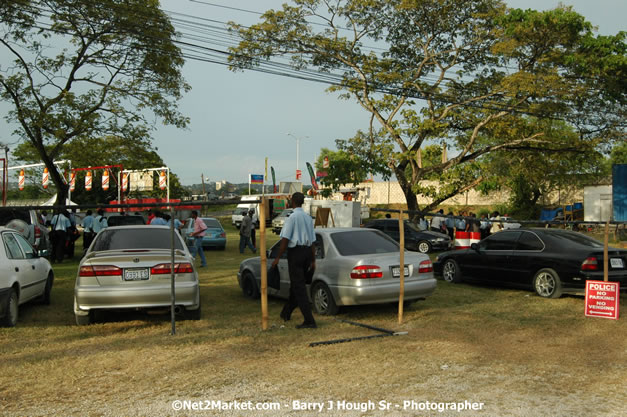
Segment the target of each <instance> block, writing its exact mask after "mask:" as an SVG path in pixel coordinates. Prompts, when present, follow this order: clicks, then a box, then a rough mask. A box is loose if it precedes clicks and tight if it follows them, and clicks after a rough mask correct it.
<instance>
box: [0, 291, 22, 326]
mask: <svg viewBox="0 0 627 417" xmlns="http://www.w3.org/2000/svg"><path fill="white" fill-rule="evenodd" d="M19 301H20V300H19V297H18V296H17V291H15V288H11V291H10V293H9V296H8V297H7V299H6V301H5V305H4V312H5V315H4V317H3V318H2V321H0V324H2V326H4V327H15V325H16V324H17V316H18V305H19Z"/></svg>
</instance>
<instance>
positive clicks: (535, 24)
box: [230, 0, 627, 210]
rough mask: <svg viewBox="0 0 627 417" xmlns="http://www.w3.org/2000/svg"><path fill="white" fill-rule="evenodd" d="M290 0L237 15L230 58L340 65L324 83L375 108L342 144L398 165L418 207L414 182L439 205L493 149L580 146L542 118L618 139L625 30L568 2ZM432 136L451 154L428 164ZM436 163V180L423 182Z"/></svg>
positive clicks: (587, 137)
mask: <svg viewBox="0 0 627 417" xmlns="http://www.w3.org/2000/svg"><path fill="white" fill-rule="evenodd" d="M292 3H293V6H292V5H284V6H283V9H282V10H279V11H274V10H270V11H268V12H266V13H265V14H264V15H263V17H262V20H263V22H262V23H260V24H257V25H254V26H251V27H242V26H238V25H235V24H234V25H233V28H234V29H236V30H238V32H239V34H240V36H242V38H243V40H242V41H241V42H240V44H239V46H238V47H236V48H233V49H232V54H231V57H230V59H231V63H232V68H233V69H236V70H237V69H245V68H252V67H254V66H256V65H264V63H265V61H266V60H270V59H273V58H276V57H278V56H287V57H290V58H291V64H292V65H293V66H295V67H296V68H298V69H304V68H315V69H317V70H318V71H320V72H322V73H331V74H333V76H334V77H335V80H336V81H335V83H334V85H333V86H331V87H330V88H329V91H332V92H340V93H341V97H342V98H347V99H349V98H350V99H354V100H356V101H357V103H359V104H360V105H361V106H362V107H363V108H364V109H365V110H366V111H367V112H369V113H370V115H371V120H372V122H371V124H370V126H369V130H368V132H367V133H366V134H361V133H360V134H357V136H356V137H355V138H352V139H349V140H344V141H340V142H339V143H338V145H339V148H340V150H342V151H346V152H348V153H350V154H352V155H355V156H356V157H360V158H362V160H364V161H372V167H373V171H375V172H383V173H385V172H386V171H387V172H391V173H393V174H394V175H395V176H396V178H397V179H398V181H399V184H400V186H401V188H402V189H403V192H404V194H405V196H406V199H407V205H408V208H409V209H410V210H417V209H418V204H417V198H416V195H417V193H421V194H425V195H428V196H431V197H432V198H433V203H432V204H430V205H429V206H428V207H426V208H431V207H433V206H435V205H437V204H438V203H439V202H441V201H443V200H445V199H447V198H449V197H451V196H453V195H455V194H457V193H459V192H463V191H465V190H467V189H469V188H472V187H476V186H478V185H480V184H481V183H482V182H483V181H485V180H486V179H487V176H488V175H490V172H484V169H483V164H484V161H483V160H484V159H485V157H486V156H487V155H489V154H491V153H495V152H508V153H510V152H519V151H523V150H524V151H527V152H531V151H534V152H542V151H543V150H544V149H551V151H554V152H558V151H559V150H560V149H564V148H565V149H571V148H572V147H573V144H571V143H565V142H564V141H555V140H553V138H551V137H549V136H548V135H546V134H545V132H544V131H543V130H542V123H540V121H542V120H546V119H558V120H562V121H564V122H565V123H568V124H569V125H571V126H573V128H574V129H575V130H576V131H577V132H578V135H579V139H580V142H581V143H582V144H584V143H586V144H587V143H588V142H590V141H593V142H594V143H595V144H599V143H600V142H603V141H611V140H618V139H624V120H625V118H624V116H625V107H624V104H625V103H624V99H625V89H624V85H625V69H626V68H627V65H626V64H625V62H626V61H625V43H624V34H623V33H621V34H618V35H617V36H614V37H595V36H594V35H593V32H592V29H593V28H592V26H591V25H590V24H589V23H587V22H586V21H585V20H584V18H583V17H582V16H580V15H578V14H577V13H575V12H574V11H572V9H571V8H568V7H560V8H557V9H555V10H551V11H546V12H536V11H532V10H527V11H522V10H508V9H507V8H506V7H505V5H504V3H503V2H502V1H500V0H466V1H460V0H336V1H328V0H293V1H292ZM321 78H322V77H321ZM329 78H332V77H329V76H326V77H325V79H329ZM365 139H366V140H365ZM434 144H436V145H439V146H440V147H441V148H444V147H446V149H447V154H448V158H443V159H442V160H440V161H439V162H437V163H435V164H425V165H422V166H421V164H419V162H418V158H417V156H418V151H419V150H420V149H421V148H424V147H426V146H429V145H434ZM390 145H391V146H390ZM383 165H384V166H385V168H384V169H381V167H382V166H383ZM433 177H437V178H439V179H440V180H441V181H442V184H443V186H442V187H441V188H439V189H436V188H428V189H427V188H425V187H421V185H420V180H422V179H425V178H433Z"/></svg>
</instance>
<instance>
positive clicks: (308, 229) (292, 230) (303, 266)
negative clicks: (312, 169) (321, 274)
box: [272, 192, 317, 329]
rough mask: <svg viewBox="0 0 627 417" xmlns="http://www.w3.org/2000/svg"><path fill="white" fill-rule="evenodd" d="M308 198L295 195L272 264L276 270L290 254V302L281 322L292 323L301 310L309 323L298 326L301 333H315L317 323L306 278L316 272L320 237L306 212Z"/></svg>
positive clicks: (288, 301) (282, 313)
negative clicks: (310, 303)
mask: <svg viewBox="0 0 627 417" xmlns="http://www.w3.org/2000/svg"><path fill="white" fill-rule="evenodd" d="M304 202H305V196H304V195H303V193H298V192H297V193H294V194H293V195H292V207H293V208H294V212H293V213H292V214H291V215H290V217H288V218H287V220H286V221H285V224H284V225H283V228H282V229H281V235H280V237H281V243H280V246H279V252H278V254H277V257H276V258H275V259H274V261H273V262H272V267H273V268H274V267H276V266H277V265H278V263H279V259H281V256H282V255H283V253H284V252H285V251H286V250H287V268H288V271H289V274H290V298H289V299H288V300H287V302H286V303H285V305H284V306H283V310H282V311H281V318H282V319H283V320H285V321H288V320H289V319H290V318H291V316H292V311H294V309H295V308H296V307H298V308H299V309H300V311H301V313H303V317H304V318H305V321H304V322H303V323H302V324H299V325H298V326H296V328H297V329H315V328H316V327H317V325H316V320H315V319H314V317H313V314H312V312H311V306H310V305H309V297H308V296H307V284H306V282H305V274H306V273H307V271H308V270H311V271H313V270H314V269H315V268H316V248H315V245H314V243H315V241H316V234H315V232H314V227H313V222H312V221H311V217H310V216H309V215H308V214H307V213H305V212H304V211H303V208H302V206H303V203H304Z"/></svg>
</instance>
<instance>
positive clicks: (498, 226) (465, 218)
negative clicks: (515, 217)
mask: <svg viewBox="0 0 627 417" xmlns="http://www.w3.org/2000/svg"><path fill="white" fill-rule="evenodd" d="M508 217H509V216H507V215H505V216H501V214H500V213H499V212H498V211H495V212H493V213H492V215H490V217H488V215H486V214H482V215H481V217H480V218H478V217H477V215H476V214H475V213H472V212H467V211H464V210H462V211H460V212H459V213H457V215H456V214H454V213H453V212H452V211H449V212H448V214H447V215H444V210H443V209H440V211H438V213H437V214H436V215H435V216H433V218H432V219H431V222H430V224H429V225H428V227H426V228H425V229H426V230H432V231H434V232H441V233H445V234H447V235H449V236H450V238H451V239H454V238H455V231H462V232H475V233H480V234H481V239H484V238H486V237H488V236H490V235H491V234H494V233H496V232H499V231H501V230H503V229H506V228H508V227H510V226H509V225H508V224H507V223H503V221H502V220H503V219H506V218H508ZM421 220H424V218H422V219H421ZM516 225H517V226H518V227H520V225H519V224H517V223H513V224H511V227H516Z"/></svg>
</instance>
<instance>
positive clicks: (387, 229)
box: [364, 219, 452, 253]
mask: <svg viewBox="0 0 627 417" xmlns="http://www.w3.org/2000/svg"><path fill="white" fill-rule="evenodd" d="M364 227H367V228H370V229H377V230H380V231H382V232H383V233H385V234H386V235H388V236H390V237H391V238H392V239H394V240H396V241H397V242H400V238H401V233H400V231H399V224H398V220H395V219H379V220H374V221H371V222H368V223H366V224H365V225H364ZM403 228H404V230H405V248H406V249H408V250H413V251H417V252H421V253H428V252H431V251H442V250H449V249H450V248H451V246H452V242H451V238H450V237H449V236H448V235H445V234H444V233H439V232H432V231H428V230H420V229H419V228H418V227H417V226H416V225H415V224H414V223H412V222H410V221H409V220H405V221H404V222H403Z"/></svg>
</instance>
